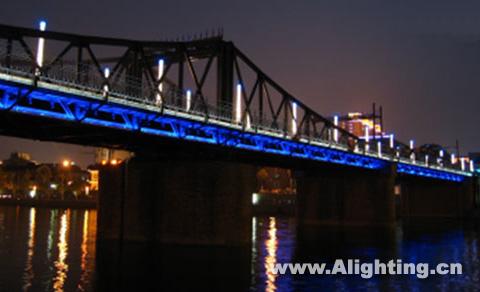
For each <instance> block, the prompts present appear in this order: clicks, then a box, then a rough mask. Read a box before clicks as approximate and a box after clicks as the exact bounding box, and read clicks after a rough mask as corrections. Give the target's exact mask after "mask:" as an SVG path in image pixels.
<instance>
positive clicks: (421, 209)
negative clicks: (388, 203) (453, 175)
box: [399, 177, 475, 218]
mask: <svg viewBox="0 0 480 292" xmlns="http://www.w3.org/2000/svg"><path fill="white" fill-rule="evenodd" d="M399 186H400V196H401V205H400V206H401V208H400V212H401V216H402V217H404V218H409V217H445V218H462V217H466V216H468V215H469V214H470V212H471V211H473V208H474V205H475V203H474V199H475V198H474V196H475V193H474V184H473V182H472V179H468V178H466V179H465V181H463V182H461V183H459V182H449V181H443V180H432V179H425V178H421V177H402V178H401V179H400V180H399Z"/></svg>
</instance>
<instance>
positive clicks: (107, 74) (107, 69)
mask: <svg viewBox="0 0 480 292" xmlns="http://www.w3.org/2000/svg"><path fill="white" fill-rule="evenodd" d="M103 75H104V76H105V78H108V77H110V68H108V67H107V68H105V69H103Z"/></svg>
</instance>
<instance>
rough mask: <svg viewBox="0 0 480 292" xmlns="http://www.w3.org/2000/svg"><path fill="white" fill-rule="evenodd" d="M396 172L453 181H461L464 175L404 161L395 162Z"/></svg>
mask: <svg viewBox="0 0 480 292" xmlns="http://www.w3.org/2000/svg"><path fill="white" fill-rule="evenodd" d="M397 172H398V173H405V174H409V175H416V176H423V177H429V178H435V179H442V180H448V181H454V182H462V181H463V180H464V179H465V177H464V176H463V175H459V174H454V173H450V172H446V171H441V170H435V169H430V168H426V167H422V166H418V165H411V164H405V163H401V162H399V163H397Z"/></svg>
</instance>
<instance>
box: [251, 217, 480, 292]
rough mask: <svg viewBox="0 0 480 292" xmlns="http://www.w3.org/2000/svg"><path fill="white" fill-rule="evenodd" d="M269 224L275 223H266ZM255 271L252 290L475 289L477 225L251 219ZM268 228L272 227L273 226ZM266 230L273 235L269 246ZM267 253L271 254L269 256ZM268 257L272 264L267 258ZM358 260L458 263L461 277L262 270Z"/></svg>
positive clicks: (479, 282) (478, 264) (478, 267)
mask: <svg viewBox="0 0 480 292" xmlns="http://www.w3.org/2000/svg"><path fill="white" fill-rule="evenodd" d="M272 221H273V222H274V223H275V225H272ZM253 222H254V223H255V224H256V228H255V229H256V234H255V236H256V240H255V242H254V248H253V252H252V254H253V260H254V265H255V267H256V270H255V275H254V277H253V279H254V281H253V282H252V288H251V290H252V291H357V290H367V291H423V290H429V289H431V290H435V291H436V290H440V291H450V290H465V291H478V290H479V289H480V280H479V273H480V260H479V257H478V245H479V241H478V238H479V227H478V226H476V225H468V226H466V225H461V224H459V223H451V222H446V223H445V224H443V223H442V224H438V223H428V222H425V223H421V224H404V225H403V226H402V224H400V223H399V224H398V226H397V227H396V228H395V229H375V230H370V229H361V228H352V229H338V228H337V229H335V228H320V227H317V228H303V229H302V230H298V228H297V226H296V224H295V222H294V221H293V220H292V219H286V218H255V219H254V221H253ZM273 227H274V228H273ZM272 230H274V231H275V237H274V238H273V239H274V242H275V243H276V244H275V245H272ZM272 251H273V252H274V253H272ZM272 259H274V260H272ZM335 259H343V260H344V262H345V263H346V262H347V260H348V259H352V260H354V259H359V260H360V263H370V262H371V263H373V262H374V260H375V259H379V260H380V261H381V262H385V263H386V262H388V261H390V260H394V261H397V260H398V259H400V260H401V262H402V263H407V262H412V263H428V264H429V267H430V268H431V267H435V266H436V265H437V264H438V263H443V262H445V263H461V264H462V266H463V274H462V275H446V276H441V275H430V276H429V277H428V278H427V279H420V278H418V277H417V276H416V275H414V274H413V275H395V276H389V275H377V276H375V275H374V276H373V277H372V278H370V279H363V278H362V277H361V276H360V275H335V276H333V275H330V276H328V275H289V274H287V275H275V276H274V277H272V276H271V275H270V274H269V270H268V269H266V268H265V267H266V266H268V264H270V263H272V262H274V263H288V262H293V263H323V262H325V263H327V264H328V265H329V267H332V265H333V263H334V261H335Z"/></svg>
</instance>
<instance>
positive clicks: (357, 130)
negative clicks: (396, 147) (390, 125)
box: [339, 112, 385, 138]
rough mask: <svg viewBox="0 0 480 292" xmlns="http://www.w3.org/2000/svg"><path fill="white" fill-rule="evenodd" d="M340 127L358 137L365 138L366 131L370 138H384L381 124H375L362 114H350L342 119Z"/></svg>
mask: <svg viewBox="0 0 480 292" xmlns="http://www.w3.org/2000/svg"><path fill="white" fill-rule="evenodd" d="M339 126H340V127H341V128H343V129H345V130H347V131H348V132H350V133H352V134H353V135H355V136H357V137H361V138H364V137H365V133H366V131H368V135H369V136H370V137H373V136H374V135H375V136H382V137H383V136H384V135H385V133H384V132H383V129H382V126H381V124H380V123H375V127H374V123H373V119H372V118H369V117H368V116H366V115H364V114H363V113H360V112H354V113H348V114H347V115H346V116H344V117H341V118H340V122H339Z"/></svg>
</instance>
